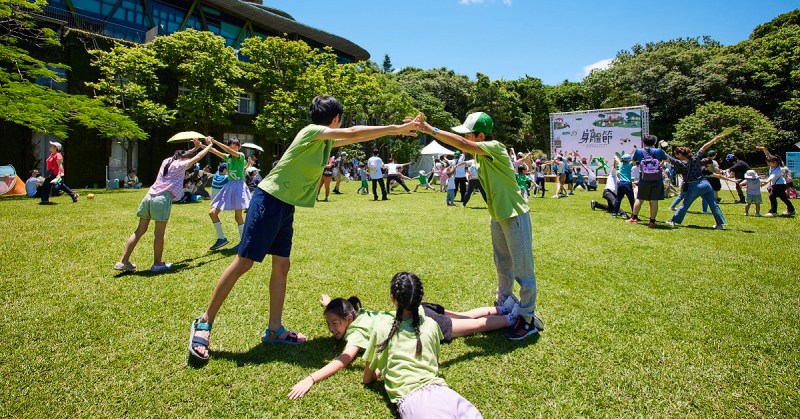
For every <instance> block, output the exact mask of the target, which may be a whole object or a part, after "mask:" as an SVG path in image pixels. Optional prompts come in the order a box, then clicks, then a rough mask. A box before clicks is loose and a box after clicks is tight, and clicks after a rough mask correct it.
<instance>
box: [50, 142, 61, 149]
mask: <svg viewBox="0 0 800 419" xmlns="http://www.w3.org/2000/svg"><path fill="white" fill-rule="evenodd" d="M50 145H54V146H56V148H58V149H59V150H61V143H59V142H58V141H50Z"/></svg>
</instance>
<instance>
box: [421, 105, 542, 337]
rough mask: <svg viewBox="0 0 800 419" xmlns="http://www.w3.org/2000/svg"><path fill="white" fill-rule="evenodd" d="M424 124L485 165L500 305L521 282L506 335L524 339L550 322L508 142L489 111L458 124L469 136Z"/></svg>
mask: <svg viewBox="0 0 800 419" xmlns="http://www.w3.org/2000/svg"><path fill="white" fill-rule="evenodd" d="M408 120H409V121H410V120H411V119H410V118H408ZM421 122H422V126H423V132H425V133H429V134H431V135H433V137H434V138H435V139H437V140H440V141H442V142H444V143H446V144H449V145H451V146H453V147H456V148H458V149H460V150H462V151H464V152H466V153H471V154H473V155H474V156H475V160H476V161H477V162H478V164H479V165H480V167H481V170H480V171H479V172H478V178H479V179H480V181H481V186H482V187H483V188H484V189H485V190H486V196H487V198H488V199H487V201H486V204H487V205H488V207H489V215H490V216H491V221H490V230H491V235H492V248H493V250H494V263H495V267H496V269H497V283H498V284H497V303H501V302H502V301H504V300H505V299H506V298H507V297H508V296H509V295H513V287H514V280H516V281H517V282H519V285H520V292H519V296H520V298H519V300H520V309H521V310H520V316H519V318H518V319H517V322H516V323H515V324H514V325H513V326H511V327H510V328H509V329H508V330H507V331H506V333H505V335H506V337H507V338H509V339H511V340H521V339H524V338H526V337H528V336H531V335H534V334H536V333H538V332H539V330H542V329H543V328H544V324H543V323H542V321H541V320H540V319H539V318H538V317H536V316H535V315H534V311H535V309H536V275H535V273H534V267H533V238H532V227H531V216H530V210H529V209H528V205H527V203H526V202H525V199H524V198H523V197H522V195H521V194H520V193H519V191H520V189H519V185H518V184H517V178H516V173H514V169H513V165H512V162H511V158H510V157H509V156H508V153H507V152H506V148H505V146H504V145H503V144H502V143H500V142H499V141H494V140H493V139H492V128H493V127H494V122H493V121H492V118H491V117H490V116H489V115H487V114H485V113H483V112H475V113H472V114H469V115H467V119H466V120H465V121H464V123H463V124H461V125H459V126H457V127H453V131H455V132H457V133H460V134H463V135H464V136H463V137H462V136H461V135H458V134H454V133H451V132H447V131H440V130H439V128H434V127H433V126H431V125H430V124H428V122H427V121H425V120H424V116H423V118H422V121H421Z"/></svg>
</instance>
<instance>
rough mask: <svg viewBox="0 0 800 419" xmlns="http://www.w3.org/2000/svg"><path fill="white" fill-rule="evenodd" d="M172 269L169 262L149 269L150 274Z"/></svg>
mask: <svg viewBox="0 0 800 419" xmlns="http://www.w3.org/2000/svg"><path fill="white" fill-rule="evenodd" d="M170 269H172V264H171V263H169V262H166V263H162V264H160V265H153V266H151V267H150V272H164V271H168V270H170Z"/></svg>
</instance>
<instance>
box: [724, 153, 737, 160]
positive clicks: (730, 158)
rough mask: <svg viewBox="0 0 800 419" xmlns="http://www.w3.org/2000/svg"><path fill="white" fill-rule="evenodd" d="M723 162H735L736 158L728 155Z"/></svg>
mask: <svg viewBox="0 0 800 419" xmlns="http://www.w3.org/2000/svg"><path fill="white" fill-rule="evenodd" d="M725 160H727V161H734V160H736V156H734V155H733V154H728V155H727V156H725Z"/></svg>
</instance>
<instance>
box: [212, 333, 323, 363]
mask: <svg viewBox="0 0 800 419" xmlns="http://www.w3.org/2000/svg"><path fill="white" fill-rule="evenodd" d="M336 354H338V351H336V340H335V339H333V338H332V337H327V338H319V339H311V340H309V341H307V342H306V343H304V344H302V345H286V344H281V343H271V344H265V343H259V344H258V345H256V346H254V347H252V348H250V350H248V351H247V352H232V351H225V350H221V351H215V350H212V351H211V358H212V359H224V360H228V361H233V362H235V363H236V366H237V367H243V366H245V365H251V364H257V365H258V364H268V363H271V362H275V361H279V362H284V363H290V364H295V365H298V366H301V367H304V368H314V369H316V368H319V367H320V366H322V365H325V364H326V363H327V362H328V361H330V360H331V358H332V356H336Z"/></svg>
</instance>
